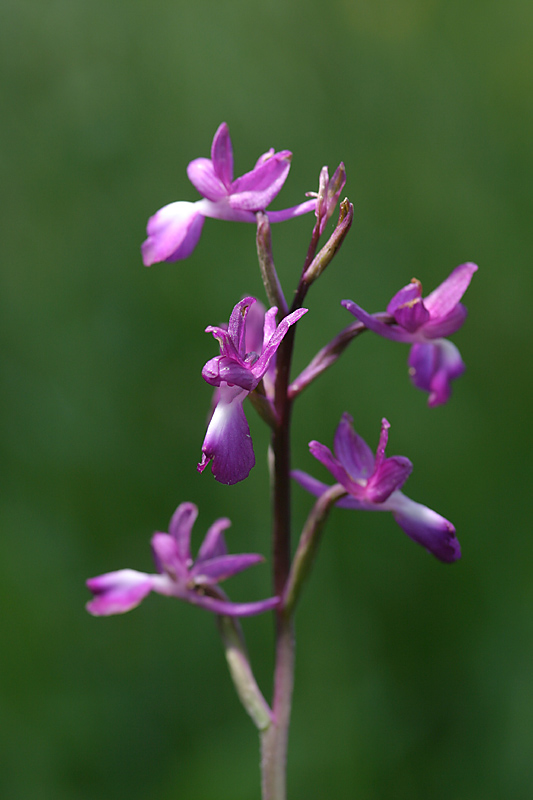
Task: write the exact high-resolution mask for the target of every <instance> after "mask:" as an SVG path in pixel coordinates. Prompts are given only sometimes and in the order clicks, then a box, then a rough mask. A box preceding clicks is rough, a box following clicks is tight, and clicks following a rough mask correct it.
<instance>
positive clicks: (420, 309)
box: [394, 297, 429, 333]
mask: <svg viewBox="0 0 533 800" xmlns="http://www.w3.org/2000/svg"><path fill="white" fill-rule="evenodd" d="M394 319H395V320H396V322H397V323H398V325H401V326H402V328H405V330H406V331H409V333H414V332H415V331H417V330H418V329H419V328H421V327H422V325H424V323H426V322H427V321H428V320H429V311H428V310H427V308H426V307H425V306H424V303H423V301H422V298H420V297H419V298H417V299H416V300H413V301H412V302H411V303H404V304H403V305H401V306H397V308H396V310H395V312H394Z"/></svg>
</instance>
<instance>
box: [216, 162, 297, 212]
mask: <svg viewBox="0 0 533 800" xmlns="http://www.w3.org/2000/svg"><path fill="white" fill-rule="evenodd" d="M291 157H292V153H290V152H289V151H288V150H282V151H281V152H279V153H275V154H274V155H273V156H272V157H271V158H268V159H266V160H265V161H264V162H263V163H262V164H261V165H260V166H259V167H255V168H254V169H253V170H252V171H251V172H247V173H246V174H245V175H242V176H241V177H240V178H237V180H236V181H234V182H233V184H232V188H231V195H230V197H229V202H230V205H231V207H232V208H235V209H240V210H242V211H261V210H264V209H265V208H267V207H268V206H269V205H270V203H271V202H272V200H273V199H274V198H275V197H276V195H277V194H278V193H279V192H280V190H281V188H282V186H283V184H284V183H285V181H286V179H287V175H288V174H289V170H290V168H291Z"/></svg>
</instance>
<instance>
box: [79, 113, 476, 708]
mask: <svg viewBox="0 0 533 800" xmlns="http://www.w3.org/2000/svg"><path fill="white" fill-rule="evenodd" d="M291 157H292V155H291V153H290V152H289V151H288V150H282V151H279V152H275V151H274V150H273V149H271V150H269V151H267V152H266V153H264V154H263V155H261V156H260V157H259V159H258V160H257V162H256V164H255V166H254V168H253V169H252V170H251V171H250V172H247V173H245V174H244V175H242V176H241V177H238V178H235V179H234V176H233V149H232V144H231V139H230V135H229V130H228V126H227V125H226V123H222V124H221V125H220V126H219V128H218V130H217V132H216V133H215V136H214V139H213V143H212V146H211V158H197V159H195V160H194V161H191V162H190V164H189V165H188V168H187V174H188V177H189V179H190V181H191V183H192V184H193V185H194V187H195V188H196V189H197V190H198V191H199V193H200V194H201V195H202V199H200V200H197V201H196V202H185V201H178V202H174V203H170V204H169V205H166V206H164V207H163V208H161V209H160V210H159V211H157V213H156V214H155V215H154V216H153V217H151V218H150V219H149V221H148V226H147V233H148V238H147V239H146V241H145V242H144V243H143V245H142V256H143V262H144V264H145V265H146V266H150V265H152V264H154V263H156V262H161V261H169V262H171V261H178V260H181V259H185V258H187V257H188V256H190V255H191V253H192V252H193V250H194V248H195V247H196V245H197V243H198V241H199V238H200V235H201V232H202V228H203V224H204V220H205V218H206V217H212V218H215V219H222V220H231V221H236V222H250V223H255V224H257V247H258V255H259V262H260V267H261V274H262V277H263V282H264V285H265V289H266V291H267V295H268V297H269V299H270V303H271V304H272V307H271V308H270V309H268V310H266V309H265V308H264V306H263V305H262V304H261V303H260V302H258V301H257V300H256V298H254V297H244V298H243V299H242V300H240V301H239V302H238V303H237V304H236V305H235V306H234V308H233V311H232V312H231V315H230V318H229V322H228V324H227V325H220V326H209V327H207V328H206V329H205V330H206V332H207V333H211V334H212V335H213V336H214V338H215V339H216V340H217V342H218V345H219V348H220V352H219V354H218V355H216V356H215V357H214V358H211V359H210V360H209V361H208V362H207V363H206V364H205V366H204V367H203V370H202V377H203V378H204V380H205V381H206V382H207V383H208V384H210V385H211V386H212V387H214V389H215V392H214V399H213V406H212V412H211V416H210V420H209V422H208V426H207V431H206V434H205V438H204V441H203V445H202V457H201V460H200V463H199V464H198V465H197V469H198V471H199V472H203V471H204V470H205V469H206V467H207V466H208V464H211V471H212V474H213V475H214V477H215V479H216V480H217V481H219V482H220V483H223V484H235V483H237V482H239V481H242V480H244V479H245V478H247V477H248V475H249V473H250V470H251V469H252V467H253V466H254V464H255V455H254V449H253V444H252V439H251V435H250V429H249V426H248V421H247V419H246V416H245V413H244V409H243V403H244V400H245V399H246V398H247V397H249V398H250V400H251V402H252V403H253V404H254V406H255V407H256V408H257V409H258V411H259V413H260V414H261V416H262V417H263V418H264V419H265V420H266V421H267V422H268V424H269V425H270V426H271V428H272V430H273V447H272V460H273V463H274V462H275V459H276V458H278V456H279V451H278V453H276V452H275V450H276V448H275V447H274V441H276V442H277V443H278V445H277V446H278V448H280V447H281V445H280V444H279V442H280V441H283V443H284V444H283V447H285V448H286V450H285V451H284V452H282V453H281V457H280V459H279V462H278V463H282V464H283V469H282V470H281V469H280V470H278V471H276V465H275V464H274V470H273V474H274V482H273V484H274V488H273V496H274V506H275V515H276V514H277V524H279V525H281V527H283V525H284V524H285V523H286V521H287V520H288V519H289V517H290V515H289V514H288V505H289V504H288V499H287V498H288V489H287V487H288V486H289V485H290V480H289V477H290V476H289V471H290V467H289V463H290V459H289V450H288V448H289V445H288V442H289V440H290V427H289V426H290V417H291V413H290V411H291V404H292V402H293V401H294V399H295V397H296V396H297V394H298V393H299V391H301V389H302V388H303V387H305V386H307V385H308V384H309V383H311V381H312V380H314V379H315V378H316V377H318V375H319V374H321V373H322V372H323V371H325V369H327V368H328V367H329V366H331V364H332V363H334V362H335V361H336V360H337V358H338V357H339V356H340V354H341V353H342V352H343V351H344V349H345V348H346V346H347V345H348V344H349V343H350V342H351V341H352V340H353V339H354V338H355V336H357V335H358V334H359V333H360V332H361V331H362V330H364V329H365V328H367V329H369V330H371V331H373V332H374V333H377V334H378V335H380V336H383V337H385V338H387V339H391V340H393V341H397V342H402V343H408V344H410V345H411V349H410V354H409V359H408V364H409V374H410V377H411V380H412V382H413V384H414V385H415V386H416V387H417V388H419V389H422V390H423V391H426V392H428V394H429V399H428V405H429V406H437V405H441V404H443V403H446V402H447V401H448V399H449V397H450V394H451V383H452V381H453V380H455V379H456V378H457V377H459V376H460V375H461V374H462V373H463V372H464V370H465V365H464V363H463V361H462V358H461V355H460V353H459V351H458V350H457V348H456V347H455V345H454V344H452V343H451V342H450V341H448V339H447V337H448V336H450V335H452V334H453V333H455V332H456V331H457V330H458V329H459V328H460V327H461V325H462V324H463V322H464V321H465V319H466V314H467V312H466V309H465V307H464V306H463V305H462V303H461V299H462V297H463V294H464V293H465V291H466V289H467V288H468V285H469V284H470V281H471V279H472V276H473V274H474V272H475V271H476V270H477V266H476V265H475V264H472V263H465V264H461V265H460V266H458V267H457V268H456V269H454V270H453V272H452V273H451V274H450V275H449V277H448V278H447V279H446V280H445V281H444V282H443V283H442V284H441V285H440V286H438V287H437V288H436V289H435V290H434V291H433V292H432V293H431V294H429V295H427V296H426V297H423V296H422V286H421V283H420V281H418V280H416V279H413V280H412V281H411V283H409V284H408V285H407V286H404V287H403V288H402V289H400V291H399V292H397V293H396V294H395V295H394V297H393V298H392V299H391V300H390V302H389V304H388V306H387V309H386V313H380V314H369V313H368V312H367V311H365V310H364V309H363V308H361V307H360V306H359V305H357V304H356V303H355V302H353V301H352V300H343V301H342V305H343V306H344V307H345V308H346V309H347V310H348V311H349V312H350V313H351V314H352V315H353V316H354V317H355V318H356V319H357V320H358V322H356V323H353V322H352V324H351V325H350V326H349V327H348V328H346V329H345V330H344V331H341V333H340V334H338V335H337V336H336V337H335V338H334V339H333V340H332V341H331V342H330V343H329V344H327V345H326V346H325V347H323V348H322V350H320V351H319V353H318V354H317V355H316V356H315V358H314V359H313V360H312V362H311V363H310V365H309V366H308V367H307V368H306V369H305V370H304V371H303V373H302V374H301V376H300V379H297V381H296V383H295V384H293V385H292V389H291V386H289V387H287V381H288V380H289V378H288V376H289V372H290V364H291V357H292V345H293V336H292V335H291V336H289V337H288V338H287V339H286V340H285V343H284V346H283V347H282V349H281V350H279V348H280V346H281V344H282V342H283V341H284V339H285V337H286V336H287V333H288V331H289V329H290V328H291V326H293V325H295V324H296V323H297V322H298V321H299V320H300V319H301V318H302V317H303V316H304V314H306V313H307V308H303V303H304V299H305V297H306V294H307V292H308V290H309V289H310V287H311V285H312V284H313V283H314V282H315V281H316V279H317V278H319V277H320V276H321V275H322V273H323V271H324V270H325V269H326V268H327V266H328V265H329V263H330V261H331V260H332V258H333V257H334V256H335V254H336V253H337V251H338V249H339V247H340V246H341V244H342V242H343V241H344V238H345V236H346V234H347V232H348V231H349V229H350V225H351V222H352V219H353V205H352V204H351V203H349V201H348V200H347V199H346V200H343V201H342V202H341V203H340V205H339V219H338V222H337V225H336V227H335V230H334V231H333V233H332V234H331V236H330V238H329V240H328V242H327V243H326V245H324V246H323V247H322V249H320V250H318V252H317V249H318V242H319V239H320V237H321V236H322V235H323V234H324V233H325V230H326V226H327V223H328V220H330V219H331V217H332V215H333V214H334V212H335V209H336V208H337V205H338V204H339V199H340V196H341V192H342V190H343V188H344V185H345V182H346V173H345V168H344V164H342V163H341V164H340V165H339V167H338V168H337V169H336V170H335V172H334V174H333V177H332V178H331V179H330V177H329V171H328V168H327V167H323V169H322V170H321V172H320V177H319V188H318V192H317V193H307V196H308V197H309V199H308V200H306V201H305V202H303V203H301V204H300V205H298V206H295V207H292V208H286V209H284V210H281V211H268V212H267V209H268V206H269V205H270V203H271V202H272V201H273V200H274V198H275V197H276V196H277V195H278V193H279V192H280V190H281V189H282V187H283V185H284V183H285V180H286V179H287V176H288V173H289V170H290V164H291ZM311 211H313V212H314V214H315V217H316V223H315V226H314V230H313V233H312V236H311V244H310V246H309V250H308V253H307V257H306V260H305V262H304V265H303V268H302V271H301V275H300V280H299V283H298V285H297V287H296V290H295V292H294V295H293V300H292V306H290V304H288V303H287V301H286V299H285V295H284V293H283V289H282V288H281V284H280V283H279V280H278V276H277V274H276V269H275V266H274V260H273V256H272V250H271V234H270V223H271V222H281V221H284V220H289V219H291V218H293V217H296V216H299V215H301V214H306V213H308V212H311ZM289 306H290V310H289ZM277 319H278V320H279V321H277ZM278 350H279V352H278ZM278 369H279V372H280V374H281V375H282V378H283V380H278ZM284 381H285V382H284ZM291 392H292V393H291ZM274 401H275V402H274ZM389 427H390V426H389V423H388V422H387V420H386V419H383V420H382V423H381V434H380V438H379V444H378V447H377V450H376V453H375V454H374V453H373V452H372V451H371V449H370V448H369V446H368V445H367V444H366V442H365V441H364V440H363V439H362V438H361V437H360V436H359V435H358V434H357V433H356V432H355V430H354V428H353V424H352V419H351V417H350V416H349V415H348V414H343V416H342V418H341V421H340V424H339V426H338V428H337V431H336V433H335V438H334V446H333V452H332V451H331V450H330V449H329V448H328V447H326V446H325V445H323V444H321V443H320V442H317V441H311V442H310V443H309V448H310V451H311V453H312V455H313V456H314V457H315V458H316V459H317V460H318V461H320V462H321V464H323V465H324V466H325V467H326V469H327V470H328V471H329V472H330V474H331V475H332V477H333V479H334V481H335V483H334V485H333V486H329V485H327V484H325V483H322V482H321V481H319V480H317V479H316V478H314V477H312V476H311V475H308V474H307V473H305V472H301V471H299V470H296V471H293V472H292V477H293V478H294V479H295V480H296V481H297V482H298V483H300V484H301V485H302V486H303V487H304V489H306V490H307V491H308V492H310V493H311V494H313V495H315V496H317V497H319V498H320V499H319V501H317V503H316V504H315V509H314V510H313V511H312V512H311V514H310V515H309V518H308V521H307V523H306V526H305V527H304V530H303V532H302V536H301V539H300V544H299V547H298V551H297V556H298V558H299V559H300V560H299V561H298V558H296V557H295V559H294V561H293V562H292V564H289V565H288V566H287V564H286V563H284V564H282V570H281V571H282V572H283V581H286V582H285V584H284V583H283V582H280V581H279V580H278V576H276V580H275V586H276V592H275V593H276V594H279V597H278V596H276V597H271V598H268V599H266V600H261V601H258V602H250V603H234V602H232V601H231V600H229V599H228V598H227V596H226V595H225V594H224V592H223V591H222V590H221V589H220V587H219V585H218V584H219V582H220V581H222V580H225V579H227V578H229V577H231V576H233V575H235V574H236V573H238V572H241V571H242V570H244V569H247V568H248V567H250V566H252V565H254V564H257V563H258V562H260V561H262V560H263V558H262V556H260V555H258V554H255V553H245V554H239V555H229V554H228V552H227V548H226V543H225V539H224V531H225V529H226V528H227V527H228V526H229V525H230V522H229V520H228V519H225V518H222V519H217V520H216V521H215V522H214V523H213V525H212V526H211V527H210V528H209V530H208V532H207V534H206V537H205V539H204V541H203V543H202V545H201V547H200V549H199V552H198V555H197V557H196V560H193V559H192V557H191V550H190V539H191V532H192V528H193V524H194V522H195V520H196V517H197V514H198V510H197V508H196V506H195V505H193V504H192V503H182V504H181V505H180V506H178V508H177V509H176V512H175V513H174V515H173V517H172V519H171V521H170V526H169V531H168V533H160V532H157V533H155V534H154V535H153V537H152V551H153V557H154V561H155V565H156V570H157V571H156V573H154V574H148V573H144V572H137V571H135V570H131V569H122V570H118V571H116V572H110V573H107V574H105V575H100V576H99V577H96V578H91V579H90V580H88V581H87V585H88V587H89V589H90V590H91V592H92V593H93V595H94V596H93V599H92V600H91V601H90V602H89V603H88V604H87V609H88V610H89V611H90V613H91V614H94V615H96V616H107V615H111V614H120V613H123V612H126V611H129V610H130V609H132V608H134V607H135V606H137V605H138V604H139V603H140V602H141V601H142V600H143V599H144V598H145V597H146V596H147V595H148V594H149V593H150V592H156V593H158V594H162V595H166V596H172V597H177V598H179V599H181V600H184V601H185V602H188V603H190V604H193V605H197V606H200V607H201V608H204V609H207V610H208V611H211V612H214V613H216V614H219V615H224V616H228V617H239V616H247V615H253V614H259V613H261V612H263V611H267V610H269V609H274V608H277V607H280V605H283V604H284V603H285V602H286V598H287V597H288V596H290V597H291V598H294V596H295V592H296V591H297V589H298V587H299V585H300V584H301V581H302V580H303V578H302V575H303V573H304V572H305V570H306V569H307V565H308V564H309V563H310V562H311V560H312V556H313V553H314V552H315V550H316V540H317V537H318V536H319V531H320V530H321V525H322V523H323V521H324V519H325V515H326V514H327V513H329V509H330V508H331V507H332V505H333V504H334V503H335V504H336V505H337V506H339V507H341V508H348V509H352V510H358V511H387V512H390V513H391V514H392V515H393V517H394V519H395V521H396V522H397V524H398V525H399V526H400V527H401V528H402V530H403V531H404V532H405V533H406V534H407V536H409V537H410V538H411V539H412V540H413V541H415V542H417V543H418V544H420V545H422V546H423V547H425V548H426V549H427V550H428V551H429V552H430V553H432V554H433V555H434V556H436V557H437V558H438V559H440V560H441V561H444V562H453V561H456V560H457V559H458V558H460V556H461V549H460V546H459V542H458V541H457V538H456V535H455V528H454V526H453V525H452V524H451V522H449V521H448V520H446V519H445V518H444V517H442V516H440V515H439V514H437V513H436V512H435V511H432V510H431V509H429V508H427V507H426V506H424V505H421V504H419V503H416V502H415V501H413V500H411V499H410V498H409V497H407V496H406V495H405V494H404V493H403V491H402V489H403V486H404V484H405V482H406V481H407V479H408V477H409V475H410V474H411V471H412V464H411V462H410V461H409V460H408V459H407V458H405V457H403V456H392V457H388V456H386V455H385V450H386V446H387V441H388V432H389ZM281 434H282V435H281ZM276 437H277V438H276ZM280 475H281V478H280ZM280 487H281V488H280ZM276 504H277V505H276ZM283 504H285V507H282V506H283ZM278 512H279V513H278ZM282 534H283V535H286V537H287V542H286V544H287V547H286V548H285V549H284V546H281V547H277V548H276V547H275V548H274V552H275V553H278V554H279V553H282V552H285V553H287V552H289V551H290V547H289V546H288V542H289V534H288V523H287V526H286V530H284V531H282V532H281V533H280V532H279V531H278V532H277V534H276V535H278V536H281V535H282ZM278 544H279V543H278ZM298 554H299V555H298ZM275 559H276V556H275V558H274V561H275ZM295 564H296V567H295V566H294V565H295ZM298 564H300V567H298ZM276 568H277V565H276V563H274V572H276ZM293 568H294V569H293ZM298 569H301V572H300V573H298ZM291 570H293V572H292V577H291V573H290V571H291ZM287 575H289V578H287ZM289 585H290V587H292V588H291V589H290V592H289V593H288V594H287V591H286V590H287V586H289ZM280 587H281V588H280ZM295 587H296V588H295ZM280 598H281V599H280ZM290 602H291V603H292V602H293V600H292V599H291V601H290ZM287 608H288V606H287V605H284V609H285V611H287ZM232 624H233V623H232ZM249 688H250V685H249V684H248V686H247V689H246V691H245V692H244V694H246V692H248V690H249ZM254 713H255V712H254Z"/></svg>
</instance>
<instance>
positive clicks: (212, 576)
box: [190, 553, 265, 586]
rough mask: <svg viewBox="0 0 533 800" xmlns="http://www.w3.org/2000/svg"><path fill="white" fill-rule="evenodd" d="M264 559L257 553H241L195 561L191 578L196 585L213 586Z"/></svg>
mask: <svg viewBox="0 0 533 800" xmlns="http://www.w3.org/2000/svg"><path fill="white" fill-rule="evenodd" d="M264 560H265V559H264V558H263V556H261V555H259V554H258V553H243V554H241V555H238V554H237V555H234V554H233V553H232V554H231V555H225V556H218V557H217V558H211V559H207V560H206V561H197V562H196V563H195V564H194V566H193V568H192V569H191V572H190V575H191V578H194V582H195V584H196V585H198V586H213V585H214V584H216V583H218V582H219V581H224V580H226V579H227V578H231V576H232V575H236V574H237V573H238V572H242V571H243V570H245V569H248V567H252V566H253V565H254V564H259V563H261V561H264Z"/></svg>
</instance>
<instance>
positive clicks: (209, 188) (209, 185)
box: [187, 158, 228, 202]
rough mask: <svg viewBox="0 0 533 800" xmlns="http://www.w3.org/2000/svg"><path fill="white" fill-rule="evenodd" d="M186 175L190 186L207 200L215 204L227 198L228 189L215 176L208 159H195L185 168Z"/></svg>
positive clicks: (211, 163)
mask: <svg viewBox="0 0 533 800" xmlns="http://www.w3.org/2000/svg"><path fill="white" fill-rule="evenodd" d="M187 175H188V176H189V180H190V182H191V183H192V185H193V186H194V187H195V188H196V189H198V191H199V192H200V194H201V195H203V196H204V197H207V199H208V200H212V201H214V202H216V201H217V200H221V199H222V198H223V197H227V195H228V189H227V188H226V186H224V183H223V182H222V181H221V179H220V178H219V176H218V175H217V174H216V172H215V169H214V166H213V162H212V161H211V160H210V159H209V158H195V159H194V161H191V162H190V164H189V166H188V167H187Z"/></svg>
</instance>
